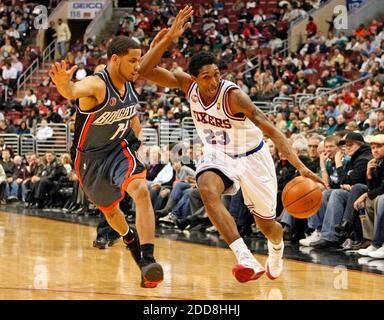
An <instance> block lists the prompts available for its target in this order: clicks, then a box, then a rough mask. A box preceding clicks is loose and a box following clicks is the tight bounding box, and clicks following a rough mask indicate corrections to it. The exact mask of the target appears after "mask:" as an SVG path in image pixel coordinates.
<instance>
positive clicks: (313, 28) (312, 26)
mask: <svg viewBox="0 0 384 320" xmlns="http://www.w3.org/2000/svg"><path fill="white" fill-rule="evenodd" d="M306 30H307V37H308V38H312V37H313V36H315V35H316V34H317V25H316V23H315V22H313V17H311V16H310V17H309V18H308V24H307V26H306Z"/></svg>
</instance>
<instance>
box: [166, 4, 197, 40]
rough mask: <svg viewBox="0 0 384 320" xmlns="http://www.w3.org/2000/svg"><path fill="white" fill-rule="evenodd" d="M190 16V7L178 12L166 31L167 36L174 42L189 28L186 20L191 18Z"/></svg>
mask: <svg viewBox="0 0 384 320" xmlns="http://www.w3.org/2000/svg"><path fill="white" fill-rule="evenodd" d="M192 15H193V9H192V6H185V7H184V9H182V10H180V11H179V13H178V14H177V16H176V18H175V20H174V21H173V23H172V26H171V28H170V29H169V31H168V35H169V36H170V37H171V39H173V40H176V39H177V38H179V37H180V36H181V35H182V34H183V33H184V31H185V30H187V29H188V28H189V27H190V26H191V24H190V23H189V22H187V20H188V19H189V18H190V17H192Z"/></svg>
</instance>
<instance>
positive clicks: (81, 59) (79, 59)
mask: <svg viewBox="0 0 384 320" xmlns="http://www.w3.org/2000/svg"><path fill="white" fill-rule="evenodd" d="M75 64H77V65H81V64H82V65H83V66H86V65H87V57H86V55H85V53H83V52H81V51H78V52H77V53H76V57H75Z"/></svg>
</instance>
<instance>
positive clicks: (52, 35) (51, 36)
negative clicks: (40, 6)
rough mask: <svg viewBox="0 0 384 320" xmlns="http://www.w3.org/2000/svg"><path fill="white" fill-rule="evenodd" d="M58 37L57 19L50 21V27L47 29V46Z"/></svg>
mask: <svg viewBox="0 0 384 320" xmlns="http://www.w3.org/2000/svg"><path fill="white" fill-rule="evenodd" d="M56 37H57V34H56V28H55V21H53V20H52V21H50V22H49V27H48V29H47V30H46V31H45V46H48V45H49V44H50V43H51V42H52V41H53V40H55V39H56ZM52 58H53V57H52Z"/></svg>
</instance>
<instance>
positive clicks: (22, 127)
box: [16, 121, 31, 134]
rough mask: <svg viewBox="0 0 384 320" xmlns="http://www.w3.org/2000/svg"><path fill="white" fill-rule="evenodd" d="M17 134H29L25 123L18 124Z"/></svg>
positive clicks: (29, 131)
mask: <svg viewBox="0 0 384 320" xmlns="http://www.w3.org/2000/svg"><path fill="white" fill-rule="evenodd" d="M16 133H17V134H30V133H31V130H30V129H29V128H28V127H27V123H26V122H25V121H21V122H20V126H19V128H18V129H17V132H16Z"/></svg>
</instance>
